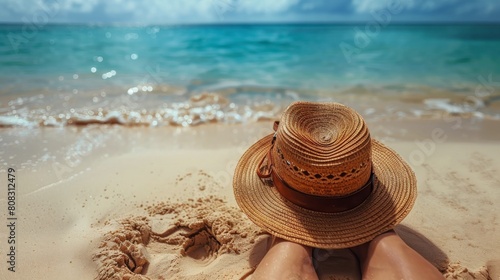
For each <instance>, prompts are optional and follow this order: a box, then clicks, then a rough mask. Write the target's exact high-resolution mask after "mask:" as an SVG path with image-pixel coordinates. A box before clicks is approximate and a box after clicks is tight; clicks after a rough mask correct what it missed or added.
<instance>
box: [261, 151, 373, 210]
mask: <svg viewBox="0 0 500 280" xmlns="http://www.w3.org/2000/svg"><path fill="white" fill-rule="evenodd" d="M271 151H272V148H271V149H270V150H269V152H268V153H267V154H266V156H265V157H264V158H262V160H261V162H260V163H259V165H258V167H257V175H258V176H259V178H261V180H266V179H270V180H271V181H272V184H273V186H274V187H276V190H277V191H278V192H279V193H280V194H281V196H283V197H284V198H285V199H287V200H288V201H290V202H292V203H293V204H295V205H297V206H300V207H302V208H305V209H309V210H312V211H317V212H324V213H340V212H344V211H347V210H351V209H354V208H356V207H357V206H359V205H360V204H361V203H363V202H364V201H365V200H366V199H367V198H368V197H369V196H370V194H371V193H372V190H373V172H371V175H370V178H369V179H368V181H367V182H366V183H365V184H364V185H363V186H362V187H361V188H359V189H358V190H356V191H355V192H353V193H350V194H348V195H344V196H318V195H312V194H307V193H303V192H300V191H298V190H296V189H295V188H293V187H291V186H290V185H288V184H287V183H286V182H285V181H284V180H283V179H282V178H281V177H280V176H279V174H278V173H276V171H275V170H274V168H273V165H274V164H273V161H272V156H271ZM264 160H267V167H266V169H265V170H264V168H263V166H262V165H263V163H264Z"/></svg>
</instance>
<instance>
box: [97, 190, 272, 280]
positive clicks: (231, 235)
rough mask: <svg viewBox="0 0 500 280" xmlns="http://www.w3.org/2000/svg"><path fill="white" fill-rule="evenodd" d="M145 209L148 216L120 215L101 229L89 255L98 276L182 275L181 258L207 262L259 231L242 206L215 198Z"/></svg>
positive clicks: (242, 248) (243, 248)
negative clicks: (114, 223) (102, 233)
mask: <svg viewBox="0 0 500 280" xmlns="http://www.w3.org/2000/svg"><path fill="white" fill-rule="evenodd" d="M145 210H146V211H147V212H148V214H149V215H148V217H131V218H128V219H124V220H122V221H120V222H119V224H118V228H117V229H116V230H114V231H110V232H108V233H107V234H105V236H104V239H103V241H102V242H101V245H100V246H99V248H98V250H97V252H96V253H95V254H94V255H93V260H94V262H95V263H96V264H97V267H98V276H97V279H120V280H123V279H187V278H189V277H190V276H188V275H186V271H184V270H183V269H181V267H182V266H184V264H185V263H186V262H189V265H190V266H191V267H192V268H193V269H194V268H195V267H193V264H194V266H196V265H198V266H199V267H207V266H209V265H210V263H212V262H214V261H215V260H216V259H217V258H219V257H221V256H222V255H228V254H232V255H238V254H240V253H242V252H247V251H249V250H250V249H251V248H252V246H253V244H254V243H255V240H256V239H257V238H258V237H259V236H261V235H262V234H263V232H262V231H261V230H260V229H259V228H257V227H256V226H255V225H253V224H252V223H251V222H250V221H248V220H247V219H246V218H244V216H243V214H242V213H241V211H239V210H238V209H237V208H235V207H230V206H228V205H227V204H226V203H225V202H224V201H223V200H221V199H219V198H216V197H208V198H203V199H202V198H200V199H197V200H188V201H187V202H185V203H159V204H156V205H152V206H149V207H146V208H145ZM240 263H241V262H240ZM243 263H245V262H243ZM248 266H249V265H248ZM245 269H246V270H248V269H251V267H246V268H245ZM212 276H214V277H215V276H216V275H212Z"/></svg>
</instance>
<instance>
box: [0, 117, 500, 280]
mask: <svg viewBox="0 0 500 280" xmlns="http://www.w3.org/2000/svg"><path fill="white" fill-rule="evenodd" d="M271 123H272V122H270V121H266V122H265V121H262V122H258V123H249V124H244V125H218V124H213V125H203V126H199V127H191V128H179V127H163V128H143V127H136V128H134V127H122V126H113V125H109V126H99V128H92V126H87V127H84V128H80V127H77V128H73V129H71V128H65V130H67V131H65V134H66V135H68V136H67V137H66V138H65V139H66V140H64V139H59V140H57V141H62V142H64V141H71V140H68V139H72V137H71V135H73V136H76V135H78V134H80V133H83V131H84V130H85V129H87V130H92V129H98V130H99V133H100V134H101V135H105V136H106V137H108V138H106V141H105V142H106V143H107V145H105V146H103V147H101V149H97V150H95V151H94V152H92V153H89V154H86V155H83V156H81V157H80V158H79V164H78V165H76V164H70V162H69V161H67V160H66V161H65V160H63V158H61V159H59V160H58V159H55V160H54V159H52V160H47V161H46V162H45V164H43V163H40V164H38V165H37V168H30V169H27V168H18V171H16V180H17V189H16V202H17V210H16V211H17V217H18V220H17V224H16V225H17V227H16V236H15V238H16V246H17V247H16V248H17V251H16V265H15V269H16V272H15V273H11V272H9V271H7V269H4V268H2V269H1V270H0V278H2V279H251V274H252V271H253V269H254V268H255V267H256V265H257V264H258V263H259V261H260V259H261V258H262V257H263V256H264V254H265V252H266V249H267V246H268V242H269V238H268V237H269V236H268V235H267V234H266V233H265V232H262V231H261V230H260V229H259V228H258V227H257V226H255V225H253V224H252V223H251V222H250V221H249V220H248V219H247V218H246V216H245V215H244V214H243V213H242V212H241V211H240V210H239V209H238V208H237V205H236V202H235V200H234V197H233V192H232V184H231V182H232V177H233V170H234V167H235V165H236V163H237V161H238V159H239V157H240V156H241V154H242V153H243V152H244V150H245V149H246V148H247V147H248V146H249V145H250V144H252V143H253V142H254V141H255V140H257V139H259V137H262V136H264V135H266V134H269V133H270V132H271ZM449 125H450V124H449V123H445V122H439V121H424V120H419V121H418V122H417V123H413V124H412V123H401V122H393V123H391V122H388V123H381V122H379V123H377V122H372V123H369V127H370V128H372V137H374V138H377V139H381V140H382V141H384V142H385V143H386V144H387V145H389V146H391V147H392V148H393V149H395V150H396V151H397V152H399V153H400V154H401V155H402V156H403V158H405V159H406V160H407V161H408V162H409V163H410V164H411V165H412V167H413V168H414V170H415V172H416V175H417V178H418V198H417V202H416V205H415V207H414V209H413V211H412V212H411V213H410V215H409V216H408V217H407V218H406V219H405V220H404V221H403V223H402V225H400V226H398V227H397V228H396V230H397V232H398V233H399V234H400V235H401V236H402V237H403V239H404V240H405V241H406V242H407V243H408V244H410V246H412V247H413V248H415V249H416V250H417V251H419V252H420V253H421V254H422V255H424V256H425V257H426V258H427V259H428V260H430V261H431V262H432V263H433V264H434V265H436V266H437V267H438V268H439V270H440V271H441V272H442V273H443V274H444V275H445V276H446V278H447V279H500V257H499V255H498V250H497V248H500V238H499V234H498V232H499V231H500V225H499V222H498V215H499V213H500V206H499V204H498V203H497V202H498V201H499V199H500V190H499V188H498V186H499V185H500V175H499V174H500V173H499V171H500V159H499V158H500V157H499V156H500V149H499V144H498V140H497V139H500V138H498V132H496V131H495V130H492V129H490V126H491V127H494V126H495V123H491V124H489V123H487V122H484V123H482V125H481V126H477V127H478V131H477V132H476V133H471V132H464V131H461V130H452V129H450V126H449ZM381 127H386V128H387V127H389V128H390V132H388V131H384V130H382V129H381ZM413 127H420V130H419V131H416V130H414V129H412V128H413ZM8 129H15V128H8ZM19 129H22V128H19ZM41 130H42V132H41V134H39V136H37V137H40V139H46V140H49V141H48V142H49V143H55V142H57V141H56V138H57V137H58V133H60V132H58V129H57V128H42V129H41ZM404 130H410V131H412V133H406V134H405V133H400V134H398V133H397V132H398V131H404ZM87 132H88V131H87ZM3 133H4V135H5V134H6V131H3ZM404 135H406V136H404ZM35 138H36V137H35ZM50 140H53V141H50ZM89 141H90V140H89ZM39 142H43V141H39ZM31 148H32V149H34V150H36V149H39V148H40V147H36V146H32V147H31ZM48 148H49V149H50V147H48ZM27 153H29V152H27ZM13 167H14V166H13ZM1 174H2V178H6V169H3V170H2V173H1ZM1 204H2V205H3V207H6V200H5V199H3V198H2V200H1ZM2 219H4V220H6V211H2ZM1 232H2V236H5V235H4V234H5V232H6V231H5V227H4V228H3V229H2V230H1ZM6 245H7V244H6V242H1V243H0V248H1V249H2V252H5V251H6V249H7V248H6ZM314 256H315V265H316V268H317V271H318V272H319V273H320V276H321V278H322V279H359V275H357V272H356V271H357V266H358V265H357V262H356V260H355V258H354V257H353V256H352V254H350V253H349V251H348V250H340V251H333V250H331V251H326V250H316V251H315V252H314ZM6 265H7V264H6V263H4V265H3V266H6ZM75 275H77V276H75ZM5 277H8V278H5ZM346 277H347V278H346Z"/></svg>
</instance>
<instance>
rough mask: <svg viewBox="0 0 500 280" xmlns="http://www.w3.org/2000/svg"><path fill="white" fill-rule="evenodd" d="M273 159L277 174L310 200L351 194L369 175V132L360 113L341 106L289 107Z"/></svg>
mask: <svg viewBox="0 0 500 280" xmlns="http://www.w3.org/2000/svg"><path fill="white" fill-rule="evenodd" d="M271 156H272V157H273V163H274V166H273V168H274V170H275V171H276V172H277V173H278V174H279V176H280V177H281V178H282V179H283V180H284V181H285V182H286V183H287V184H288V185H289V186H290V187H292V188H294V189H296V190H297V191H300V192H302V193H306V194H311V195H318V196H345V195H349V194H351V193H353V192H355V191H357V190H358V189H360V188H361V187H362V186H363V185H364V184H365V183H366V182H367V181H368V180H369V178H370V175H371V168H372V167H371V138H370V133H369V131H368V128H367V126H366V124H365V122H364V120H363V118H362V117H361V116H360V115H359V114H358V113H357V112H356V111H354V110H353V109H351V108H349V107H347V106H344V105H342V104H338V103H310V102H296V103H293V104H292V105H290V106H289V107H288V108H287V109H286V110H285V112H284V113H283V115H282V117H281V120H280V124H279V126H278V128H277V131H276V140H275V144H274V147H273V150H272V153H271Z"/></svg>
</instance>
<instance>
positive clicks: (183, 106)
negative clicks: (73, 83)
mask: <svg viewBox="0 0 500 280" xmlns="http://www.w3.org/2000/svg"><path fill="white" fill-rule="evenodd" d="M281 110H282V108H281V106H279V105H277V104H271V103H268V102H264V103H260V102H253V103H252V104H249V105H237V104H235V103H233V102H230V101H229V100H228V99H227V98H225V97H223V96H221V95H218V94H214V93H203V94H200V95H195V96H192V97H191V98H189V100H188V101H185V102H175V103H171V104H169V105H167V104H164V105H163V106H160V107H159V108H157V109H144V108H141V107H140V106H137V104H135V106H127V104H123V105H121V106H119V107H118V108H116V109H105V108H97V109H95V108H92V109H91V108H80V109H78V110H76V109H71V110H69V111H67V112H49V111H48V110H45V109H37V110H24V112H21V113H17V114H10V115H9V114H7V115H2V116H0V127H37V126H71V125H72V126H81V125H90V124H117V125H125V126H163V125H174V126H195V125H200V124H205V123H243V122H248V121H259V120H264V119H274V118H276V117H277V116H278V115H279V113H280V112H281Z"/></svg>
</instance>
